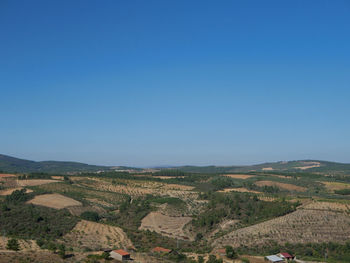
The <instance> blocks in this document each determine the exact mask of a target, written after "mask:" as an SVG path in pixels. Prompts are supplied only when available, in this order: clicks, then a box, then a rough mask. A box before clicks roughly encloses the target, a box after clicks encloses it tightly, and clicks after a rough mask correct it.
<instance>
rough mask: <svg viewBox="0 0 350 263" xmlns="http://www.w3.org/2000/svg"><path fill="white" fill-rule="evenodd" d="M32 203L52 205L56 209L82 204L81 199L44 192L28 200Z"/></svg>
mask: <svg viewBox="0 0 350 263" xmlns="http://www.w3.org/2000/svg"><path fill="white" fill-rule="evenodd" d="M28 203H30V204H34V205H41V206H46V207H51V208H55V209H63V208H66V207H70V206H81V205H82V204H81V203H80V202H79V201H76V200H74V199H72V198H69V197H66V196H63V195H60V194H44V195H37V196H35V197H34V198H33V199H32V200H30V201H28Z"/></svg>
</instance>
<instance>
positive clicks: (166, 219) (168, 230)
mask: <svg viewBox="0 0 350 263" xmlns="http://www.w3.org/2000/svg"><path fill="white" fill-rule="evenodd" d="M191 220H192V218H191V217H171V216H166V215H163V214H161V213H159V212H151V213H149V214H148V215H147V216H146V217H144V218H143V219H142V223H141V226H140V229H142V230H147V229H148V230H150V231H155V232H157V233H159V234H162V235H165V236H169V237H173V238H180V239H187V240H188V239H190V240H192V239H193V238H192V237H191V236H189V235H188V234H185V232H184V230H183V228H184V226H185V225H186V224H187V223H188V222H190V221H191Z"/></svg>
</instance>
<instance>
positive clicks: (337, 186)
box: [320, 182, 350, 192]
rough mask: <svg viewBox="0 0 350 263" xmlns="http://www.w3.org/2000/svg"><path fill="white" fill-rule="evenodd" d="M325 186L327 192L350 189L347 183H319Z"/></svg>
mask: <svg viewBox="0 0 350 263" xmlns="http://www.w3.org/2000/svg"><path fill="white" fill-rule="evenodd" d="M320 183H322V184H324V185H325V187H326V188H327V190H329V191H332V192H334V191H336V190H343V189H350V184H347V183H339V182H320Z"/></svg>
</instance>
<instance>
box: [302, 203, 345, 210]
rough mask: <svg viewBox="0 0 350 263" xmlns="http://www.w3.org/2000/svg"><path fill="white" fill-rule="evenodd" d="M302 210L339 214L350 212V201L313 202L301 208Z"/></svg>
mask: <svg viewBox="0 0 350 263" xmlns="http://www.w3.org/2000/svg"><path fill="white" fill-rule="evenodd" d="M301 209H314V210H326V211H338V212H344V211H345V212H346V211H348V212H350V201H349V202H348V203H336V202H312V203H309V204H306V205H304V206H302V207H301Z"/></svg>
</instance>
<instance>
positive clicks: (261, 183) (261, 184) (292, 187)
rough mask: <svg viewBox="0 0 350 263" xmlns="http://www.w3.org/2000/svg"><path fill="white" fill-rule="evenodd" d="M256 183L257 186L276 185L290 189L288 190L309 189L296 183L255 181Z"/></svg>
mask: <svg viewBox="0 0 350 263" xmlns="http://www.w3.org/2000/svg"><path fill="white" fill-rule="evenodd" d="M255 184H256V185H257V186H276V187H278V188H280V189H283V190H288V191H297V192H305V191H306V190H307V188H306V187H302V186H297V185H294V184H286V183H279V182H273V181H257V182H255Z"/></svg>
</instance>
